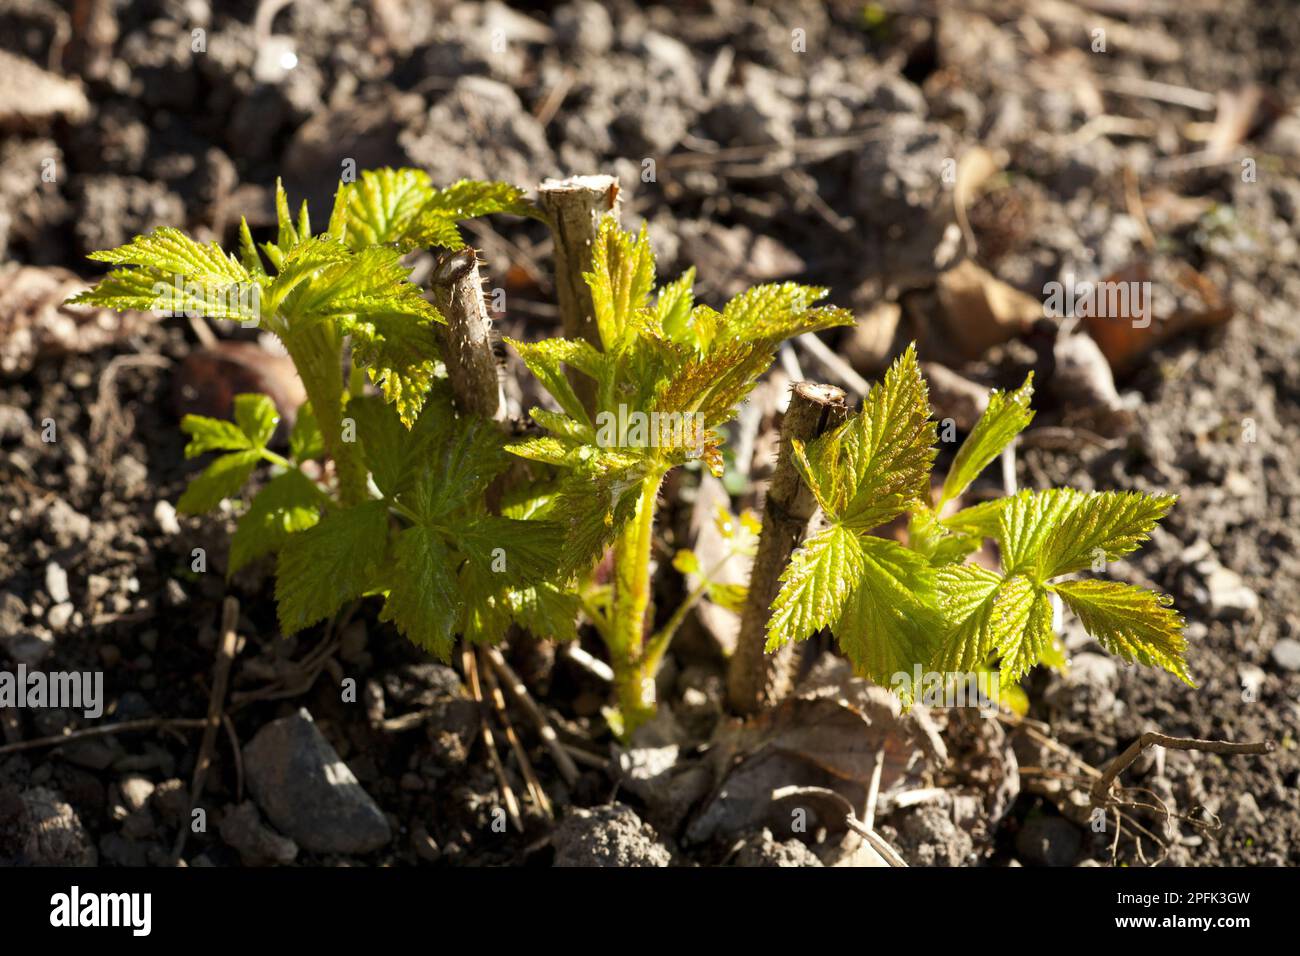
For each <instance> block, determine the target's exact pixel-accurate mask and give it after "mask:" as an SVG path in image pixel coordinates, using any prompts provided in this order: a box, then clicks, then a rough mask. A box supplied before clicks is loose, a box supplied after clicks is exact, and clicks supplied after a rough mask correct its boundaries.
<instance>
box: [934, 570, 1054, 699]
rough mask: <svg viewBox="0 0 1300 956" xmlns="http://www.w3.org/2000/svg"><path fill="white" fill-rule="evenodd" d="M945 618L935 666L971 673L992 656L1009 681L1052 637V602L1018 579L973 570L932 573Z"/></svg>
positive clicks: (1024, 669)
mask: <svg viewBox="0 0 1300 956" xmlns="http://www.w3.org/2000/svg"><path fill="white" fill-rule="evenodd" d="M937 581H938V585H939V592H940V594H941V606H942V609H943V612H944V618H945V630H946V633H945V635H944V638H943V641H942V642H941V645H940V647H939V648H938V652H937V656H936V662H935V667H936V669H938V670H941V671H944V672H947V673H975V672H976V671H978V670H979V669H981V668H983V667H985V666H986V665H987V663H988V660H989V658H990V656H991V655H993V654H994V653H996V654H998V655H1000V656H1001V658H1002V668H1001V672H1002V676H1003V678H1004V679H1005V680H1007V681H1010V682H1014V681H1017V680H1019V679H1020V677H1021V676H1023V675H1024V674H1025V673H1026V672H1027V671H1028V670H1029V668H1030V667H1032V666H1033V665H1034V664H1035V663H1037V662H1038V659H1039V657H1040V656H1041V655H1042V653H1043V651H1044V650H1045V649H1046V647H1047V645H1048V643H1049V642H1050V641H1051V637H1052V630H1051V626H1052V608H1051V601H1050V598H1048V596H1047V594H1046V592H1044V591H1043V589H1041V588H1039V587H1038V586H1036V585H1035V584H1034V583H1033V582H1032V581H1030V580H1029V579H1028V578H1026V577H1024V576H1022V575H1015V576H1012V577H1007V578H1002V577H1000V576H999V575H998V574H996V573H995V572H993V571H988V570H986V569H984V568H980V567H976V566H974V565H951V566H949V567H944V568H940V569H939V570H938V572H937Z"/></svg>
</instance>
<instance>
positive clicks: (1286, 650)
mask: <svg viewBox="0 0 1300 956" xmlns="http://www.w3.org/2000/svg"><path fill="white" fill-rule="evenodd" d="M1270 656H1271V657H1272V658H1273V663H1274V664H1276V665H1277V666H1278V667H1280V668H1282V669H1283V670H1284V671H1300V641H1297V640H1295V639H1294V638H1290V637H1284V638H1282V639H1281V640H1279V641H1278V642H1277V643H1276V644H1274V645H1273V650H1272V651H1271V652H1270Z"/></svg>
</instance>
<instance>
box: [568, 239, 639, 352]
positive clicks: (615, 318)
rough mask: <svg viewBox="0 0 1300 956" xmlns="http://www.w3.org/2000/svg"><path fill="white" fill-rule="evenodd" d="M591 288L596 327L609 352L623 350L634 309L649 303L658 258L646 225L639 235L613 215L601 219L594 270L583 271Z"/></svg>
mask: <svg viewBox="0 0 1300 956" xmlns="http://www.w3.org/2000/svg"><path fill="white" fill-rule="evenodd" d="M583 278H584V279H585V280H586V282H587V287H588V288H589V289H590V290H591V301H592V306H593V308H594V311H595V320H596V327H597V329H598V330H599V332H600V341H601V344H602V345H603V346H604V350H605V351H606V352H608V353H612V354H618V353H620V352H622V351H623V349H624V347H625V346H626V344H627V342H628V340H629V331H630V330H631V329H634V328H635V326H634V325H633V322H632V318H633V315H634V313H636V312H637V311H639V310H641V309H644V308H645V307H646V306H647V304H648V303H649V299H650V289H651V287H652V286H653V285H654V281H655V259H654V253H653V252H652V251H651V249H650V239H649V238H648V237H647V235H646V229H645V226H644V225H643V226H642V227H641V231H640V232H638V233H637V234H636V235H633V234H632V233H630V232H624V231H623V230H622V229H621V228H620V227H619V225H618V223H617V222H616V221H615V220H614V218H613V217H612V216H607V217H605V218H604V219H603V220H601V224H600V233H599V235H598V236H597V238H596V242H595V245H594V246H593V247H592V257H591V271H590V272H588V273H584V274H583Z"/></svg>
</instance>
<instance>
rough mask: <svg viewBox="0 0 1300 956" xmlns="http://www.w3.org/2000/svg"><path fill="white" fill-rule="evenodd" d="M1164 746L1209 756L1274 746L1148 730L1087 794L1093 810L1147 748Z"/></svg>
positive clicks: (1266, 750)
mask: <svg viewBox="0 0 1300 956" xmlns="http://www.w3.org/2000/svg"><path fill="white" fill-rule="evenodd" d="M1151 746H1157V747H1165V748H1166V749H1168V750H1200V751H1203V752H1205V753H1212V754H1270V753H1272V752H1273V751H1274V750H1275V749H1277V745H1276V744H1275V743H1274V742H1273V741H1271V740H1262V741H1257V742H1256V743H1250V744H1235V743H1229V742H1228V741H1226V740H1197V739H1195V738H1193V737H1169V736H1166V735H1165V734H1160V733H1156V732H1154V731H1149V732H1148V733H1145V734H1143V735H1142V736H1141V737H1139V738H1138V739H1137V740H1135V741H1133V743H1131V744H1129V746H1128V749H1127V750H1125V751H1124V752H1123V753H1122V754H1120V755H1119V756H1118V757H1116V758H1115V759H1114V760H1112V761H1111V762H1110V764H1109V765H1108V766H1107V767H1106V769H1105V770H1104V771H1102V774H1101V776H1100V777H1098V778H1097V781H1096V782H1095V783H1094V784H1093V785H1092V790H1091V791H1089V794H1088V795H1089V797H1090V798H1091V800H1092V805H1093V806H1094V807H1100V806H1106V805H1109V804H1108V803H1107V798H1108V795H1109V792H1110V786H1111V784H1112V783H1114V782H1115V778H1116V777H1118V776H1119V775H1120V774H1121V773H1123V772H1124V771H1125V770H1127V769H1128V768H1129V766H1131V765H1132V763H1133V761H1135V760H1137V758H1138V757H1139V756H1140V755H1141V754H1142V751H1144V750H1146V749H1147V748H1148V747H1151Z"/></svg>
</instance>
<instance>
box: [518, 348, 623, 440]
mask: <svg viewBox="0 0 1300 956" xmlns="http://www.w3.org/2000/svg"><path fill="white" fill-rule="evenodd" d="M506 341H507V342H509V343H510V345H511V346H512V347H513V348H514V350H515V351H516V352H518V353H519V357H520V358H521V359H523V360H524V364H525V365H526V366H528V370H529V371H530V372H532V373H533V375H535V376H536V377H537V380H538V381H539V382H541V383H542V385H543V386H544V387H545V389H546V390H547V391H548V392H550V393H551V397H552V398H554V399H555V401H556V402H557V403H558V404H559V406H560V407H561V408H562V409H564V411H565V412H566V413H567V414H568V415H569V417H571V418H573V419H574V420H575V421H576V422H578V423H579V424H580V425H585V426H586V427H588V428H591V427H592V424H591V418H590V417H589V416H588V415H587V410H586V408H584V407H583V404H582V402H581V400H579V398H578V394H577V392H575V391H574V390H573V386H572V385H571V384H570V383H569V379H568V376H567V375H565V372H564V366H565V365H571V366H573V367H574V368H578V369H579V370H581V371H584V372H586V371H587V370H588V369H598V368H599V367H600V364H601V363H602V362H603V361H604V359H603V358H602V357H601V356H600V353H599V352H597V351H596V350H595V349H594V348H592V347H591V345H590V344H589V343H587V342H575V341H572V340H570V339H545V340H543V341H541V342H518V341H515V340H514V339H506Z"/></svg>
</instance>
